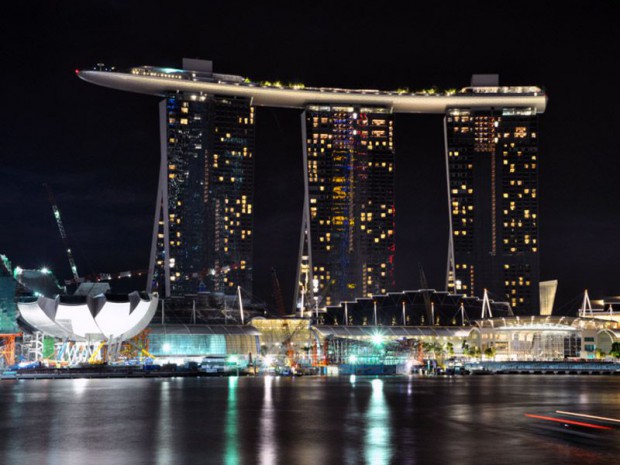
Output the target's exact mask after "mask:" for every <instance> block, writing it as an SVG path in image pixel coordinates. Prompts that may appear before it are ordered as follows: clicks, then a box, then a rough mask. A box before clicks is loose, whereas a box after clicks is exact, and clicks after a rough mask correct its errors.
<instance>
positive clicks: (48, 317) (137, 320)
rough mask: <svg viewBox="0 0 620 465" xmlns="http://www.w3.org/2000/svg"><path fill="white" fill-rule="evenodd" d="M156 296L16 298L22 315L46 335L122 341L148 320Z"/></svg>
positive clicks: (60, 337)
mask: <svg viewBox="0 0 620 465" xmlns="http://www.w3.org/2000/svg"><path fill="white" fill-rule="evenodd" d="M157 302H158V298H157V297H156V296H153V295H151V294H145V293H138V292H132V293H130V294H125V295H104V294H99V295H96V296H65V295H61V296H56V297H55V298H49V297H43V296H40V297H39V298H38V299H37V300H35V301H32V302H18V304H17V306H18V309H19V313H20V315H21V317H22V319H23V320H24V321H25V322H26V323H27V324H29V325H30V326H32V327H33V328H35V329H36V330H38V331H41V332H42V333H43V334H45V335H47V336H52V337H56V338H59V339H63V340H68V341H76V342H91V343H93V342H98V341H111V340H116V341H123V340H127V339H130V338H132V337H134V336H136V335H137V334H138V333H140V332H141V331H142V330H143V329H144V328H146V326H147V325H148V324H149V323H150V321H151V319H152V318H153V315H154V314H155V311H156V309H157Z"/></svg>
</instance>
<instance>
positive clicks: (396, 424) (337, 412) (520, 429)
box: [0, 376, 620, 465]
mask: <svg viewBox="0 0 620 465" xmlns="http://www.w3.org/2000/svg"><path fill="white" fill-rule="evenodd" d="M619 386H620V378H617V377H603V376H600V377H598V376H588V377H578V376H545V377H541V376H491V377H476V376H469V377H460V378H452V379H446V378H435V379H429V378H426V379H423V378H418V377H415V376H412V377H404V376H403V377H385V378H372V377H366V376H355V377H342V378H338V377H335V378H321V377H301V378H295V379H292V378H282V377H277V378H274V377H264V378H262V377H257V378H253V377H230V378H201V379H191V378H187V379H166V380H162V379H105V380H96V379H91V380H87V381H86V380H54V381H30V382H25V381H2V382H0V464H2V465H4V464H9V463H33V464H39V463H41V464H46V465H84V464H85V463H88V464H89V465H99V464H115V465H118V464H131V465H143V464H144V465H153V464H162V465H163V464H166V465H167V464H186V463H192V464H193V463H196V464H209V463H215V464H222V463H224V464H231V465H232V464H245V463H259V464H262V465H268V464H269V465H270V464H277V463H287V464H288V463H291V464H316V465H329V464H331V463H338V464H360V463H367V464H373V465H375V464H376V465H381V464H387V463H419V464H424V463H464V464H466V463H476V464H477V465H478V464H480V465H484V464H494V465H495V464H497V463H499V462H498V457H501V460H500V461H501V463H502V464H508V465H510V464H522V463H539V464H546V463H563V464H579V465H583V464H589V463H592V464H595V463H596V464H597V465H598V464H606V463H614V459H613V456H611V455H610V454H609V453H608V451H607V450H606V449H605V446H604V445H600V446H599V447H598V448H594V449H592V448H584V447H582V445H580V444H576V443H574V442H570V441H567V440H566V438H563V437H560V438H558V437H548V436H545V435H541V434H539V433H538V432H536V431H533V430H532V429H531V428H529V424H528V422H527V420H526V418H525V417H524V413H538V414H544V413H549V412H553V411H554V410H556V409H557V410H571V411H579V412H582V413H590V414H593V415H602V416H608V417H616V418H617V417H620V396H619V395H618V392H619ZM610 457H611V458H610Z"/></svg>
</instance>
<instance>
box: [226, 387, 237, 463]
mask: <svg viewBox="0 0 620 465" xmlns="http://www.w3.org/2000/svg"><path fill="white" fill-rule="evenodd" d="M237 384H239V377H238V376H231V377H230V378H228V402H227V405H226V427H225V431H226V452H225V454H224V458H225V463H226V465H236V464H238V463H239V433H238V431H237V422H238V419H237Z"/></svg>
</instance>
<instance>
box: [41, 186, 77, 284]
mask: <svg viewBox="0 0 620 465" xmlns="http://www.w3.org/2000/svg"><path fill="white" fill-rule="evenodd" d="M43 186H44V187H45V189H46V190H47V195H48V197H49V200H50V203H51V204H52V210H53V212H54V219H55V220H56V224H58V230H59V231H60V237H61V238H62V243H63V245H64V246H65V250H66V251H67V258H68V259H69V266H70V267H71V273H72V274H73V280H74V281H75V282H76V283H79V282H80V281H81V280H80V276H79V275H78V271H77V265H76V264H75V260H74V258H73V253H72V252H71V249H70V248H69V246H68V245H67V242H68V241H67V233H66V232H65V227H64V225H63V224H62V219H61V218H60V210H59V209H58V205H57V204H56V198H55V197H54V193H53V192H52V188H51V187H50V186H49V184H43Z"/></svg>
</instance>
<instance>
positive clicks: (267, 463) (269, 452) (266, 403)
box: [258, 376, 277, 465]
mask: <svg viewBox="0 0 620 465" xmlns="http://www.w3.org/2000/svg"><path fill="white" fill-rule="evenodd" d="M264 380H265V387H264V394H263V406H262V409H261V415H260V433H259V434H260V441H259V450H258V461H259V463H260V464H261V465H271V464H273V463H275V461H276V454H277V449H276V441H275V415H274V411H273V397H272V389H273V376H265V378H264Z"/></svg>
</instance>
